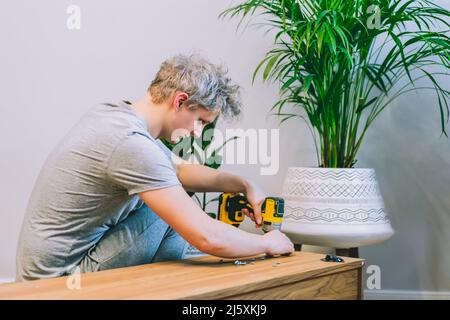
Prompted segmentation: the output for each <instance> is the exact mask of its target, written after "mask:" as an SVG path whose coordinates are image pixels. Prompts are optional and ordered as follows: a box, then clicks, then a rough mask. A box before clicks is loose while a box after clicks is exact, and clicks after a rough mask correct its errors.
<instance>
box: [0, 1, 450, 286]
mask: <svg viewBox="0 0 450 320" xmlns="http://www.w3.org/2000/svg"><path fill="white" fill-rule="evenodd" d="M230 3H231V2H230V1H228V0H220V1H219V0H216V1H207V0H182V1H181V0H180V1H175V0H170V1H167V0H164V1H158V2H156V1H146V0H135V1H124V0H122V1H106V0H96V1H87V0H75V1H65V0H45V1H31V0H28V1H24V0H20V1H14V2H13V1H10V2H8V3H3V4H2V10H0V39H1V44H2V48H1V50H0V70H1V73H0V97H1V102H0V108H1V117H0V148H1V149H0V150H1V157H0V177H1V180H0V181H1V182H0V199H1V207H0V217H1V220H0V221H1V222H0V278H12V277H14V273H15V249H16V241H17V237H18V233H19V229H20V225H21V222H22V218H23V213H24V210H25V206H26V204H27V201H28V197H29V195H30V192H31V189H32V187H33V183H34V181H35V179H36V177H37V175H38V173H39V170H40V167H41V166H42V164H43V162H44V160H45V158H46V156H47V154H48V153H49V152H50V151H51V149H52V148H53V147H54V146H55V144H56V143H57V141H58V140H59V139H60V138H61V137H62V136H63V135H64V133H65V132H66V131H67V130H68V129H69V128H70V127H71V126H72V125H73V124H74V123H75V122H76V121H77V119H78V118H79V116H80V115H81V114H82V113H83V112H85V111H86V110H87V109H88V108H89V107H90V106H92V105H93V104H96V103H98V102H104V101H112V102H114V101H117V100H118V99H120V98H128V99H130V100H133V99H137V98H139V97H140V96H141V95H142V94H144V93H145V89H146V87H147V85H148V84H149V82H150V81H151V79H152V77H153V75H154V73H155V72H156V70H157V68H158V66H159V64H160V63H161V62H162V60H163V59H164V58H166V57H169V56H171V55H173V54H176V53H180V52H181V53H189V52H191V51H193V50H195V51H199V52H201V53H203V54H205V55H206V56H208V57H209V58H210V59H211V60H213V61H215V62H224V63H226V64H227V65H228V67H229V70H230V75H231V76H232V77H233V78H234V79H235V81H237V82H238V83H240V84H241V85H242V86H243V89H244V92H243V97H244V102H245V111H244V116H243V119H242V121H241V122H240V123H238V124H233V126H234V127H238V126H239V127H243V128H249V127H253V128H277V127H278V125H277V123H278V122H277V119H275V118H273V117H267V113H268V110H269V108H270V106H271V105H272V104H273V103H274V101H276V98H277V87H276V86H274V85H262V84H260V82H259V81H258V82H257V83H256V84H255V85H254V86H252V85H251V74H252V71H253V69H254V67H255V66H256V65H257V62H258V61H259V59H261V58H262V57H263V55H264V52H265V51H266V50H267V49H268V48H269V47H270V44H271V40H270V39H269V38H264V37H262V32H261V31H260V30H253V29H250V30H247V31H246V32H244V33H240V32H239V33H236V32H235V27H236V21H235V20H234V21H231V22H228V21H227V20H219V19H218V18H217V16H218V14H219V13H220V12H221V11H222V10H224V9H225V8H228V7H229V5H230ZM442 3H444V1H442ZM69 4H76V5H79V6H80V8H81V10H82V26H81V30H79V31H69V30H68V29H67V28H66V19H67V14H66V8H67V6H68V5H69ZM446 6H447V7H448V8H449V9H450V5H449V4H448V3H447V4H446ZM444 85H446V86H447V87H449V85H450V82H447V83H446V84H444ZM437 119H438V113H437V108H436V102H435V100H434V99H433V97H432V96H431V95H428V94H421V95H415V94H411V95H409V96H405V97H404V98H402V99H401V100H398V102H397V103H396V104H394V105H393V106H392V108H391V109H390V110H388V111H387V112H386V113H385V114H383V115H382V116H381V117H380V118H379V120H378V121H377V122H376V124H375V125H374V127H373V128H372V130H371V131H370V132H369V134H368V135H367V138H366V141H365V143H364V144H363V146H362V149H361V152H360V155H359V162H358V165H359V166H360V167H374V168H375V169H376V171H377V173H378V177H379V180H380V184H381V189H382V192H383V195H384V197H385V202H386V205H387V208H388V210H389V212H390V213H391V220H392V223H393V226H394V228H395V229H396V232H397V233H396V235H395V237H394V238H392V239H391V240H389V241H388V242H386V243H384V244H382V245H378V246H374V247H368V248H362V249H361V255H362V256H363V257H364V258H366V259H367V261H368V262H367V263H368V264H377V265H379V266H380V267H381V271H382V287H383V289H401V290H422V289H423V290H428V291H436V290H450V275H449V270H450V255H448V252H449V243H450V236H449V233H448V231H447V230H449V227H450V218H449V215H450V200H449V199H450V197H449V196H448V195H449V191H450V187H449V186H450V170H449V168H450V140H448V139H445V138H440V137H439V127H438V121H436V120H437ZM280 135H281V136H280V138H281V146H280V152H281V157H282V158H281V167H280V173H279V174H278V175H277V176H272V177H270V176H260V175H259V168H258V167H257V166H250V165H247V166H244V165H236V166H226V167H225V169H227V170H230V171H233V172H237V173H240V174H243V175H247V176H249V177H251V178H253V179H254V180H256V181H257V182H259V183H260V184H261V185H262V186H263V188H265V190H266V191H267V193H268V194H274V195H275V194H278V193H279V190H281V185H282V182H283V178H284V174H285V171H286V168H287V167H288V166H302V165H308V166H314V165H315V164H316V162H315V158H314V149H313V145H312V142H311V139H310V136H309V133H308V130H307V128H306V127H305V125H304V124H303V123H302V122H301V121H300V120H292V121H291V122H288V123H286V124H285V125H283V126H282V127H281V132H280Z"/></svg>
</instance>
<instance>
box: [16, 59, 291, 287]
mask: <svg viewBox="0 0 450 320" xmlns="http://www.w3.org/2000/svg"><path fill="white" fill-rule="evenodd" d="M240 108H241V104H240V99H239V87H238V86H237V85H235V84H233V83H232V81H231V80H230V79H229V78H228V77H227V76H226V73H225V71H224V70H223V69H222V68H221V67H219V66H216V65H214V64H211V63H210V62H208V61H207V60H205V59H204V58H202V57H199V56H196V55H192V56H184V55H178V56H175V57H173V58H171V59H168V60H166V61H165V62H164V63H163V64H162V65H161V68H160V70H159V71H158V73H157V75H156V77H155V79H154V80H153V81H152V83H151V85H150V87H149V89H148V92H147V93H146V94H145V96H144V97H142V99H140V100H139V101H136V102H133V103H131V102H128V101H124V100H122V101H119V102H118V103H115V104H111V103H105V104H100V105H97V106H95V107H93V108H92V109H91V110H89V111H88V112H87V113H86V114H85V115H84V116H83V117H82V118H81V119H80V120H79V122H78V123H77V124H76V125H75V126H74V127H73V128H72V129H71V130H70V131H69V133H68V134H67V135H66V136H65V137H64V138H63V140H62V141H61V142H60V143H59V144H58V145H57V147H56V148H55V149H54V150H53V151H52V153H51V154H50V156H49V157H48V159H47V161H46V162H45V164H44V166H43V168H42V170H41V173H40V175H39V177H38V179H37V181H36V184H35V187H34V189H33V192H32V195H31V197H30V200H29V203H28V206H27V211H26V215H25V218H24V221H23V226H22V231H21V235H20V239H19V246H18V251H17V280H32V279H39V278H49V277H56V276H62V275H67V274H70V273H71V272H73V271H74V270H75V269H76V268H79V270H80V271H81V272H92V271H99V270H106V269H112V268H118V267H126V266H133V265H139V264H144V263H152V262H156V261H166V260H176V259H183V258H184V257H185V253H186V248H187V247H188V243H190V244H192V245H193V246H194V247H196V248H198V249H199V250H200V251H202V252H204V253H207V254H211V255H215V256H219V257H226V258H239V257H245V256H251V255H256V254H261V253H267V254H271V255H274V254H286V253H290V252H292V251H293V245H292V243H291V241H290V240H289V239H288V238H287V237H286V236H285V235H284V234H283V233H281V232H279V231H271V232H269V233H267V234H264V235H258V234H253V233H248V232H245V231H243V230H240V229H237V228H235V227H232V226H230V225H227V224H225V223H222V222H220V221H218V220H214V219H212V218H210V217H209V216H208V215H207V214H205V213H204V212H203V211H202V210H201V208H199V206H198V205H197V204H196V203H195V202H194V201H193V200H192V199H191V198H190V197H189V195H188V194H187V192H186V191H191V192H241V193H244V194H245V195H246V196H247V198H248V199H249V201H250V203H251V204H252V205H253V207H254V208H255V213H254V214H251V213H249V212H248V211H245V214H246V215H248V216H249V217H250V218H251V219H252V220H253V221H255V223H256V224H257V226H261V223H262V221H261V212H260V210H261V204H262V202H263V200H264V199H265V194H264V193H263V191H262V190H261V189H260V188H259V187H258V186H257V185H255V183H253V182H251V181H250V180H248V179H246V178H243V177H240V176H237V175H233V174H230V173H226V172H222V171H220V170H214V169H211V168H208V167H206V166H202V165H197V164H189V163H186V162H180V161H174V160H176V156H175V155H173V154H172V153H171V152H170V150H168V149H167V148H166V147H165V146H164V145H163V144H162V143H161V141H160V140H159V139H160V138H165V139H168V140H170V141H176V140H178V139H180V138H181V137H180V136H177V135H174V134H173V133H174V132H180V129H182V130H181V132H183V131H184V132H188V133H189V134H191V135H199V134H200V133H201V130H202V127H200V128H198V127H197V126H195V127H194V123H195V122H200V123H202V125H203V126H204V125H206V124H208V123H210V122H212V121H214V119H215V118H216V117H217V116H218V115H219V114H223V115H224V116H235V115H237V114H238V113H239V112H240Z"/></svg>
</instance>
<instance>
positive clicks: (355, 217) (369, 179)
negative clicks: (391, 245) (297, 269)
mask: <svg viewBox="0 0 450 320" xmlns="http://www.w3.org/2000/svg"><path fill="white" fill-rule="evenodd" d="M282 197H283V198H284V199H285V214H284V221H283V226H282V231H283V232H285V233H286V234H287V235H288V236H289V238H290V239H291V240H292V241H293V242H294V243H298V244H308V245H318V246H327V247H334V248H353V247H361V246H367V245H372V244H376V243H380V242H382V241H384V240H386V239H388V238H390V237H391V236H392V235H393V234H394V230H393V229H392V227H391V224H390V222H389V219H388V217H387V214H386V212H385V209H384V203H383V199H382V197H381V194H380V190H379V187H378V182H377V179H376V176H375V170H374V169H329V168H302V167H291V168H289V169H288V173H287V176H286V179H285V181H284V185H283V192H282Z"/></svg>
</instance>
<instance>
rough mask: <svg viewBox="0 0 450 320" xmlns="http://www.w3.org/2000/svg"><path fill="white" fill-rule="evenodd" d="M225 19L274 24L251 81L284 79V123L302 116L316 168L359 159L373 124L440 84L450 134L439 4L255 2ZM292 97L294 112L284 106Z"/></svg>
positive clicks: (447, 45) (446, 45)
mask: <svg viewBox="0 0 450 320" xmlns="http://www.w3.org/2000/svg"><path fill="white" fill-rule="evenodd" d="M221 17H230V18H239V24H238V27H240V26H242V25H243V22H244V21H245V20H252V19H254V18H257V19H258V25H259V26H261V25H264V26H266V27H267V29H268V30H270V31H274V45H273V48H272V49H271V50H270V51H269V52H267V54H266V56H265V57H264V59H263V60H262V61H261V62H260V63H259V64H258V65H257V67H256V69H255V72H254V74H253V81H255V79H256V77H257V76H258V75H259V74H260V75H262V79H263V81H271V82H277V83H279V84H280V95H281V96H280V100H279V101H277V102H276V103H275V105H274V106H273V107H272V111H275V114H277V115H278V116H279V117H280V122H284V121H286V120H288V119H291V118H293V117H295V116H299V117H302V116H303V114H305V115H306V118H307V120H308V122H309V125H310V126H311V129H312V133H313V137H314V142H315V144H316V149H317V151H318V152H317V153H318V164H319V166H322V167H343V168H345V167H353V166H354V164H355V162H356V154H357V152H358V150H359V148H360V146H361V143H362V141H363V138H364V136H365V133H366V131H367V129H368V127H369V126H370V125H371V124H372V123H373V121H374V120H375V119H376V118H377V117H378V115H379V114H380V113H381V112H382V111H383V110H384V109H385V108H386V107H388V106H389V105H390V104H391V102H392V101H393V100H394V99H396V98H398V97H399V96H401V95H403V94H405V93H408V92H410V91H413V90H433V91H434V93H435V95H436V99H437V106H438V108H439V114H440V126H441V131H442V134H444V135H445V136H447V131H446V124H447V123H448V120H449V105H448V103H449V98H450V95H449V94H450V92H449V90H447V89H446V88H444V87H443V86H442V85H440V81H439V80H440V79H441V78H443V77H448V76H449V75H450V72H449V71H450V38H449V33H450V12H449V11H448V10H446V9H444V8H442V7H440V6H439V5H437V4H436V3H435V2H433V1H430V0H352V1H346V0H249V1H245V2H243V3H241V4H239V5H237V6H235V7H232V8H230V9H228V10H226V11H224V12H223V13H222V14H221ZM374 18H378V19H374ZM261 20H262V22H260V21H261ZM377 20H378V21H377ZM373 21H375V22H377V23H376V24H375V26H374V25H373V23H372V22H373ZM422 81H425V82H426V84H423V85H422ZM418 85H420V87H418ZM288 104H289V105H293V106H295V107H298V112H297V113H286V112H284V108H285V107H286V105H288Z"/></svg>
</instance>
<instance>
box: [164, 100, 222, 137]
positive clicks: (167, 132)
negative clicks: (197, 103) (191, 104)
mask: <svg viewBox="0 0 450 320" xmlns="http://www.w3.org/2000/svg"><path fill="white" fill-rule="evenodd" d="M218 114H219V112H218V111H210V110H207V109H205V108H203V107H199V108H197V109H195V110H191V109H189V108H188V107H187V105H186V104H181V105H180V107H179V108H178V109H175V111H174V112H173V113H172V114H171V116H170V118H169V121H167V122H168V123H166V126H165V128H164V130H163V136H164V138H166V139H168V140H169V141H170V142H172V143H176V142H178V141H179V140H181V139H182V138H184V137H187V136H195V137H199V136H200V135H201V133H202V131H203V128H204V127H205V126H206V125H207V124H208V123H211V122H213V121H214V119H215V118H216V117H217V116H218Z"/></svg>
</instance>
